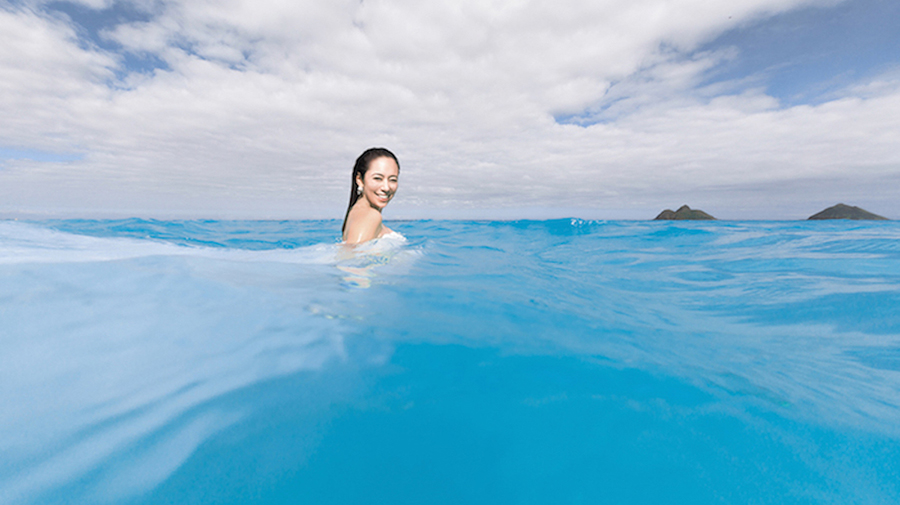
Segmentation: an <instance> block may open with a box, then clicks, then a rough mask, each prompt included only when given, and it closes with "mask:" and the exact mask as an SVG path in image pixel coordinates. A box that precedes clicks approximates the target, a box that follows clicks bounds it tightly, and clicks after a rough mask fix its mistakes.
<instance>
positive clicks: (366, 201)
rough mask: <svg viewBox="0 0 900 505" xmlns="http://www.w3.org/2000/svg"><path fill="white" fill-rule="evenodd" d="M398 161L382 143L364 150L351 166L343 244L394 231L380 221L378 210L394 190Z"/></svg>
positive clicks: (398, 169) (360, 241)
mask: <svg viewBox="0 0 900 505" xmlns="http://www.w3.org/2000/svg"><path fill="white" fill-rule="evenodd" d="M399 176H400V163H399V162H398V161H397V157H396V156H394V153H392V152H390V151H388V150H387V149H384V148H381V147H373V148H371V149H367V150H366V151H365V152H363V153H362V154H361V155H360V156H359V158H357V159H356V164H355V165H354V166H353V175H352V176H351V181H352V182H351V186H350V205H349V206H347V213H346V214H345V215H344V226H343V227H342V228H341V232H342V233H343V241H344V243H345V244H360V243H362V242H366V241H368V240H372V239H374V238H381V237H383V236H385V235H387V234H388V233H393V232H392V231H391V230H389V229H388V228H387V227H386V226H384V225H383V224H381V211H382V209H384V208H385V206H387V204H388V202H390V201H391V198H393V197H394V193H396V192H397V179H398V177H399Z"/></svg>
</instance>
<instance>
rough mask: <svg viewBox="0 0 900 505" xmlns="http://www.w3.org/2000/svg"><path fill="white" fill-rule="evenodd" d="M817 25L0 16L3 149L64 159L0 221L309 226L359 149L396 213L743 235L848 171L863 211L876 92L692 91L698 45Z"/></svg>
mask: <svg viewBox="0 0 900 505" xmlns="http://www.w3.org/2000/svg"><path fill="white" fill-rule="evenodd" d="M84 4H85V5H87V6H89V7H92V8H95V9H102V8H104V7H109V5H108V4H106V3H103V2H97V3H96V5H94V3H93V2H86V3H84ZM814 4H815V5H822V6H828V5H832V4H834V2H817V3H816V2H809V1H793V2H785V1H771V0H744V1H740V2H727V3H726V2H708V1H701V0H682V1H678V2H674V1H668V2H663V1H659V0H642V1H630V2H625V1H616V0H609V1H605V2H596V1H592V2H588V1H584V2H578V1H572V2H568V3H566V4H565V5H563V6H560V5H555V6H553V7H550V6H549V5H543V4H540V3H536V2H528V1H513V0H510V1H493V2H484V1H478V2H475V1H468V2H466V1H464V2H444V1H440V2H427V3H421V2H412V1H386V0H372V1H370V0H365V1H362V2H360V1H358V0H354V1H343V2H341V1H338V2H326V3H323V2H312V1H308V2H287V1H280V0H267V1H260V2H252V3H250V2H241V1H238V0H232V1H227V2H204V1H192V2H182V1H163V2H156V3H151V2H138V3H136V4H135V7H134V8H135V9H136V10H139V11H141V12H146V13H148V15H147V19H137V20H131V21H127V20H126V21H124V22H118V23H113V22H111V23H109V24H108V26H106V27H104V28H102V29H101V30H99V31H98V32H97V33H96V34H95V35H96V37H97V39H98V40H102V41H104V46H107V45H108V46H109V47H111V48H113V49H110V48H105V49H104V48H101V47H98V46H97V45H96V44H90V43H88V42H86V40H87V39H86V38H85V37H84V36H83V35H81V36H80V35H79V32H78V31H77V30H76V29H75V26H74V22H72V21H70V20H67V19H66V18H65V16H63V15H61V14H59V13H54V12H53V11H50V10H48V9H47V8H44V7H39V6H32V7H30V8H19V9H13V10H0V34H2V35H0V38H2V40H0V42H2V44H3V46H2V47H4V49H3V50H2V52H0V65H2V69H0V70H2V74H0V75H2V76H3V77H0V79H2V81H0V82H2V86H3V87H4V89H6V90H8V92H7V93H4V94H3V98H0V110H2V111H3V114H4V117H9V118H13V119H11V120H10V121H4V122H3V124H2V125H0V138H2V139H3V140H2V144H5V145H0V147H7V148H13V149H42V150H48V151H53V152H63V153H71V152H77V153H79V154H82V155H83V157H81V158H80V159H78V160H76V161H70V162H64V163H49V162H41V163H39V162H31V161H27V160H8V161H7V162H6V163H5V165H4V166H3V168H0V211H4V210H5V211H7V212H9V211H17V210H18V211H29V210H33V211H41V210H45V211H48V212H75V213H78V212H82V213H83V212H101V213H102V212H113V213H116V212H118V213H125V214H128V213H132V214H134V213H137V214H142V215H143V214H150V215H167V214H184V215H208V216H225V215H246V216H248V217H254V216H256V217H258V216H268V215H270V216H279V217H282V216H286V217H328V216H332V215H338V214H340V212H341V207H342V205H344V203H343V202H344V199H345V198H346V195H345V193H346V192H347V188H346V187H345V186H347V185H348V184H349V182H348V181H347V179H348V178H349V170H350V167H351V165H352V161H353V160H354V159H355V157H356V156H357V155H358V153H359V152H361V151H362V150H363V149H365V148H366V147H370V146H372V145H384V146H386V147H389V148H391V149H393V150H395V152H397V154H398V155H399V156H400V159H401V166H402V179H401V193H400V195H399V196H398V199H397V201H396V203H394V204H392V207H393V209H390V210H395V211H396V212H397V213H398V215H401V214H407V215H415V216H427V215H429V212H431V211H437V210H440V209H460V208H461V209H465V208H482V209H484V208H487V209H490V208H496V209H502V208H559V207H568V208H573V207H574V208H585V209H591V208H594V209H612V210H615V211H616V213H617V214H616V215H617V216H629V217H642V216H645V215H647V214H653V215H655V213H656V212H657V211H658V210H659V209H658V207H660V206H671V205H678V204H680V203H684V202H682V201H681V198H688V197H691V198H692V199H691V201H690V202H689V203H691V204H692V205H701V204H703V203H704V202H708V204H715V202H717V201H719V200H722V201H723V202H727V201H731V202H732V203H735V199H736V200H737V202H736V203H737V204H739V206H741V208H745V209H747V210H748V211H749V212H757V215H759V213H761V212H762V213H764V212H772V211H771V210H766V209H763V208H761V207H760V206H759V205H756V206H754V203H753V201H752V200H750V198H751V197H750V196H747V195H744V193H745V192H743V190H742V189H741V188H750V187H755V188H758V187H760V186H759V185H760V184H763V185H765V184H767V183H771V182H773V181H797V180H809V179H810V178H811V179H812V180H817V178H820V179H821V180H823V181H824V180H830V179H829V178H834V177H837V178H838V179H840V177H841V174H846V172H847V171H848V170H852V171H855V172H858V173H860V174H862V175H865V176H866V177H868V178H866V177H856V181H857V184H869V186H866V187H872V188H873V189H876V188H878V187H879V184H878V182H877V181H878V179H879V177H894V176H896V175H897V174H898V172H900V160H898V155H897V154H896V149H894V148H893V147H892V146H895V145H896V144H897V141H898V140H900V139H898V135H900V126H898V124H897V120H895V119H893V118H896V117H900V114H898V113H900V111H898V107H900V104H898V92H897V83H898V82H900V81H898V79H897V77H896V76H895V75H891V74H886V75H883V76H881V77H880V78H879V79H875V80H874V81H872V82H863V83H854V85H853V86H852V87H848V88H846V89H844V90H842V91H840V92H839V93H837V94H836V95H835V96H833V97H832V99H831V100H829V101H826V102H825V103H821V104H818V105H814V106H813V105H798V106H793V107H785V106H783V105H781V104H780V103H779V101H778V100H777V99H775V98H773V97H771V96H768V95H766V93H765V91H764V90H762V89H760V88H758V87H748V85H747V83H744V82H740V81H731V82H725V83H717V84H714V85H710V84H708V83H706V81H705V80H704V79H705V76H706V75H707V74H708V73H709V72H710V71H711V69H715V68H716V67H717V66H719V65H721V64H722V63H723V62H727V61H730V60H733V59H735V58H739V57H740V52H739V50H738V49H736V48H734V47H719V48H714V49H708V48H704V49H702V50H700V49H699V48H700V47H701V46H702V45H703V44H704V43H707V42H709V41H710V40H712V39H714V38H715V37H716V36H718V35H720V34H721V33H723V32H725V31H727V30H729V29H734V28H736V27H740V26H746V25H747V24H751V23H758V22H762V21H764V20H765V19H767V18H768V17H771V16H775V15H778V14H779V13H782V12H786V11H788V10H791V9H797V8H802V7H805V6H809V5H814ZM102 12H103V11H99V10H98V16H99V15H101V13H102ZM761 20H762V21H761ZM129 58H132V59H133V58H143V59H144V60H145V61H151V62H157V64H156V65H155V68H152V69H147V68H136V67H134V68H133V67H129V61H130V60H129ZM876 81H878V82H879V83H878V84H876ZM866 181H868V182H866ZM823 184H824V183H823ZM826 186H828V185H827V184H825V185H824V186H822V188H825V187H826ZM839 186H840V185H839ZM828 187H830V186H828ZM826 189H827V188H826ZM748 191H749V190H748ZM882 191H883V190H882ZM826 192H827V191H825V189H823V190H822V192H821V194H824V193H826ZM750 193H753V191H750ZM742 195H743V196H742ZM876 196H877V195H876ZM675 198H678V200H677V201H674V202H672V201H670V200H671V199H675ZM698 200H699V201H698ZM796 201H797V198H796V196H793V197H792V198H789V199H787V200H785V199H784V198H782V197H777V195H776V196H773V198H772V201H770V202H767V204H766V205H767V206H768V205H771V204H776V207H777V208H779V209H782V210H784V209H788V208H789V207H790V205H792V204H793V203H795V202H796ZM857 203H861V202H857ZM779 205H780V207H779ZM811 210H812V211H815V210H819V209H811ZM880 210H882V212H879V213H882V214H884V213H887V214H889V215H890V214H891V212H890V211H888V210H885V209H880ZM389 212H390V211H389ZM896 213H897V214H900V209H896ZM338 217H339V216H338ZM761 217H771V216H761Z"/></svg>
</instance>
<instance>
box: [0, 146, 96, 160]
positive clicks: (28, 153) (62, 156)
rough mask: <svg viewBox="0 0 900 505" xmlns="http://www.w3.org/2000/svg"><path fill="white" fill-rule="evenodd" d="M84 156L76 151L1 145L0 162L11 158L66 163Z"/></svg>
mask: <svg viewBox="0 0 900 505" xmlns="http://www.w3.org/2000/svg"><path fill="white" fill-rule="evenodd" d="M83 158H84V155H83V154H75V153H52V152H49V151H40V150H37V149H12V148H8V147H0V164H2V163H3V162H4V161H10V160H31V161H44V162H55V163H65V162H69V161H78V160H81V159H83Z"/></svg>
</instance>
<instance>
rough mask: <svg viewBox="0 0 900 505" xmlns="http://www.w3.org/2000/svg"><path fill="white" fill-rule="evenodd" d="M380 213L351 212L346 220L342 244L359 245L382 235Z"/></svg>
mask: <svg viewBox="0 0 900 505" xmlns="http://www.w3.org/2000/svg"><path fill="white" fill-rule="evenodd" d="M382 228H383V226H382V225H381V213H379V212H374V211H373V212H357V213H353V212H352V211H351V213H350V216H348V218H347V228H346V229H345V230H344V242H345V243H347V244H360V243H363V242H366V241H369V240H372V239H373V238H377V237H379V236H380V235H381V234H382Z"/></svg>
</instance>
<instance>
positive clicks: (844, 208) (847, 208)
mask: <svg viewBox="0 0 900 505" xmlns="http://www.w3.org/2000/svg"><path fill="white" fill-rule="evenodd" d="M809 219H870V220H875V221H888V218H886V217H882V216H879V215H878V214H872V213H871V212H869V211H867V210H863V209H860V208H859V207H854V206H852V205H844V204H843V203H839V204H837V205H835V206H833V207H828V208H827V209H825V210H823V211H822V212H819V213H818V214H813V215H811V216H809Z"/></svg>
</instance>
